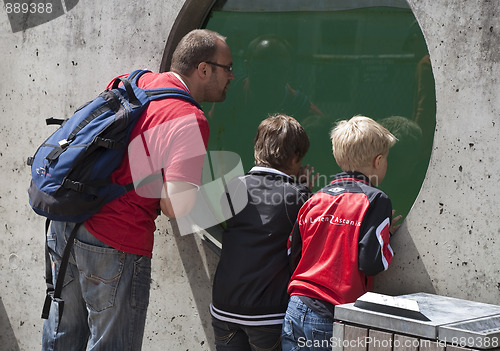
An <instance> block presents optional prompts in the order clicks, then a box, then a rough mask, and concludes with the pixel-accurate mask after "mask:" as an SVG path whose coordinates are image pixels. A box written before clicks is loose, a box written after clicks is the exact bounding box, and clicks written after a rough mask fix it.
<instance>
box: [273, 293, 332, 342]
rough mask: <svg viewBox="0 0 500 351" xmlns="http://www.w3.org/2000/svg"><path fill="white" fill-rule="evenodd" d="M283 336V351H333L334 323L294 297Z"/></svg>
mask: <svg viewBox="0 0 500 351" xmlns="http://www.w3.org/2000/svg"><path fill="white" fill-rule="evenodd" d="M281 336H282V338H281V345H282V350H283V351H296V350H314V351H323V350H325V351H331V350H332V337H333V321H332V320H331V319H329V318H325V317H322V316H320V315H318V314H317V313H315V312H314V311H313V310H311V309H310V308H309V307H307V305H306V304H304V303H303V302H302V301H301V300H300V298H299V297H298V296H296V295H293V296H292V297H290V301H289V302H288V308H287V310H286V314H285V320H284V321H283V332H282V335H281Z"/></svg>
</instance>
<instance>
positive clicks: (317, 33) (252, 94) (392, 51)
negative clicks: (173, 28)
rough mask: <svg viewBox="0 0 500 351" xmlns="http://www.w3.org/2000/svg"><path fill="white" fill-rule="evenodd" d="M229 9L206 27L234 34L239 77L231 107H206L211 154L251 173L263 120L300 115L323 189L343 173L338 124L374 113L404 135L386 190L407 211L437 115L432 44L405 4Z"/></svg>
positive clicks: (221, 8)
mask: <svg viewBox="0 0 500 351" xmlns="http://www.w3.org/2000/svg"><path fill="white" fill-rule="evenodd" d="M238 2H239V3H241V4H242V5H238ZM222 3H223V4H222V5H219V4H217V5H216V6H215V7H214V10H213V11H212V12H211V15H210V18H209V20H208V22H207V26H206V27H207V28H209V29H213V30H216V31H218V32H220V33H222V34H223V35H226V36H227V37H228V40H227V41H228V44H229V45H230V47H231V51H232V53H233V61H234V63H233V67H234V74H235V80H234V81H233V82H232V83H231V86H230V88H229V92H228V95H227V99H226V101H225V102H224V103H218V104H213V105H212V104H207V105H205V106H204V110H205V112H206V114H207V116H208V118H209V123H210V128H211V135H210V143H209V149H211V150H229V151H234V152H236V153H238V154H239V155H240V156H241V158H242V161H243V167H244V170H245V171H248V170H249V169H250V168H251V167H252V166H253V138H254V137H255V134H256V130H257V126H258V124H259V123H260V121H262V120H263V119H264V118H266V117H267V116H268V115H269V114H272V113H277V112H280V113H286V114H289V115H292V116H294V117H295V118H296V119H297V120H298V121H299V122H301V123H302V125H303V126H304V127H305V128H306V130H307V132H308V135H309V138H310V140H311V148H310V150H309V152H308V154H307V155H306V158H305V160H304V163H309V164H311V165H312V166H314V167H315V169H316V171H318V172H320V173H321V176H320V178H319V180H320V181H319V186H318V187H322V186H324V185H326V184H327V183H328V182H329V181H330V179H331V176H332V175H334V174H335V173H337V172H338V171H339V170H340V169H339V168H338V166H337V165H336V163H335V159H334V158H333V156H332V150H331V144H330V140H329V132H330V130H331V128H332V127H333V126H334V124H335V122H336V121H338V120H341V119H349V118H350V117H352V116H353V115H357V114H361V115H365V116H368V117H371V118H373V119H375V120H377V121H379V122H380V123H382V124H384V125H385V126H386V127H387V128H388V129H389V130H391V132H393V134H395V135H396V136H397V137H398V139H399V142H398V144H397V145H396V146H395V147H394V148H393V149H391V152H390V154H389V166H388V173H387V176H386V179H385V180H384V182H383V183H382V185H381V188H382V189H383V190H385V191H386V192H387V194H388V195H389V196H390V197H391V199H392V202H393V207H394V208H395V209H396V210H397V212H398V213H400V214H403V215H406V214H407V213H408V211H409V210H410V208H411V206H412V204H413V202H414V201H415V198H416V196H417V194H418V191H419V189H420V187H421V184H422V181H423V179H424V177H425V173H426V170H427V166H428V163H429V158H430V152H431V149H432V140H433V136H434V128H435V112H436V101H435V89H434V77H433V75H432V69H431V65H430V59H429V55H428V51H427V47H426V44H425V40H424V37H423V35H422V33H421V31H420V28H419V26H418V23H417V22H416V20H415V17H414V16H413V13H412V12H411V9H410V8H409V7H408V6H407V5H406V2H405V1H398V0H391V1H354V2H351V1H348V2H346V1H340V2H339V1H335V2H333V1H319V2H318V4H319V5H318V4H314V3H313V2H311V4H307V6H309V8H308V9H307V8H304V7H307V6H305V5H304V4H305V3H304V2H302V1H301V2H296V3H297V4H301V5H300V6H299V5H295V4H294V1H292V2H289V1H271V2H269V1H268V2H267V3H272V6H270V5H269V6H268V7H269V8H270V10H266V2H264V1H258V2H248V1H246V2H245V1H231V0H229V1H225V2H222ZM250 3H251V4H253V5H252V6H250V5H249V4H250ZM330 3H331V4H330ZM340 3H344V4H350V6H347V5H346V6H341V4H340ZM353 3H354V4H355V6H354V5H352V4H353ZM329 4H330V5H329ZM279 5H282V6H279ZM364 5H366V6H364ZM374 5H376V6H374ZM381 5H384V6H381ZM238 6H239V7H238ZM312 6H316V8H312ZM228 9H229V10H228ZM315 190H317V189H315Z"/></svg>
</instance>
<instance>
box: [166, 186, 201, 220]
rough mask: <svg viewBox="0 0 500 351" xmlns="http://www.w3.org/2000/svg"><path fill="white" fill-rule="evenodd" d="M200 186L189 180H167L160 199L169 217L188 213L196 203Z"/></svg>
mask: <svg viewBox="0 0 500 351" xmlns="http://www.w3.org/2000/svg"><path fill="white" fill-rule="evenodd" d="M197 192H198V188H197V187H196V186H195V185H193V184H191V183H188V182H182V181H166V182H165V183H163V191H162V196H161V200H160V208H161V211H162V212H163V214H164V215H165V216H167V217H169V218H179V217H183V216H185V215H187V214H188V213H189V212H190V211H191V209H192V208H193V206H194V204H195V203H196V194H197Z"/></svg>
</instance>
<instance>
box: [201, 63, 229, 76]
mask: <svg viewBox="0 0 500 351" xmlns="http://www.w3.org/2000/svg"><path fill="white" fill-rule="evenodd" d="M205 62H206V63H208V64H209V65H213V66H217V67H221V68H224V71H226V72H227V73H232V72H233V67H232V66H226V65H221V64H220V63H215V62H210V61H205Z"/></svg>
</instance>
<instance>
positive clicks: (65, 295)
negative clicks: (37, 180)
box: [42, 222, 151, 351]
mask: <svg viewBox="0 0 500 351" xmlns="http://www.w3.org/2000/svg"><path fill="white" fill-rule="evenodd" d="M74 225H75V224H74V223H64V222H52V225H51V228H50V230H49V232H48V234H47V239H48V245H49V250H50V252H51V256H52V260H53V262H55V264H54V265H53V267H52V274H53V279H54V284H55V280H56V279H57V272H58V271H59V264H60V260H61V256H62V253H63V251H64V247H65V245H66V240H67V239H66V238H67V237H68V236H69V235H70V233H71V230H72V229H73V227H74ZM54 270H55V272H54ZM150 282H151V259H150V258H149V257H145V256H139V255H134V254H128V253H125V252H123V251H118V250H115V249H113V248H111V247H109V246H108V245H106V244H104V243H103V242H101V241H100V240H98V239H96V238H95V237H94V236H93V235H92V234H91V233H89V232H88V231H87V229H85V226H84V225H81V226H80V228H79V229H78V231H77V234H76V239H75V242H74V244H73V250H72V256H71V258H70V260H69V264H68V268H67V271H66V277H65V280H64V288H63V290H62V296H61V297H62V299H63V300H64V312H63V315H62V318H61V320H60V321H59V316H58V314H59V313H58V305H57V304H55V303H52V306H51V309H50V315H49V319H47V320H45V322H44V325H43V337H42V350H43V351H48V350H51V351H56V350H58V351H76V350H78V351H82V350H86V347H87V343H88V348H89V350H93V351H98V350H106V351H112V350H140V349H141V345H142V338H143V334H144V325H145V321H146V311H147V307H148V303H149V289H150Z"/></svg>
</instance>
